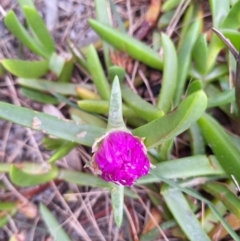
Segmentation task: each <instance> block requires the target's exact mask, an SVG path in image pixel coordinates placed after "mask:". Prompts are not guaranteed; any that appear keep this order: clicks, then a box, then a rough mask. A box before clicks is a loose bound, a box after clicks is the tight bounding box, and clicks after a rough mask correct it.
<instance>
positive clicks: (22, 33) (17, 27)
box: [4, 11, 49, 58]
mask: <svg viewBox="0 0 240 241" xmlns="http://www.w3.org/2000/svg"><path fill="white" fill-rule="evenodd" d="M4 23H5V25H6V26H7V28H8V29H9V30H10V32H11V33H12V34H13V35H14V36H15V37H16V38H17V39H18V40H19V41H20V42H21V43H22V44H23V45H25V46H26V47H27V48H28V49H30V50H31V51H32V52H33V53H35V54H37V55H40V56H42V57H45V58H47V57H49V54H48V53H47V52H46V51H45V50H44V48H43V47H42V46H41V45H40V44H39V43H37V42H36V41H35V40H34V39H33V38H32V37H31V36H30V35H29V34H28V32H27V30H26V29H25V28H24V27H23V26H22V25H21V23H20V22H19V20H18V19H17V17H16V15H15V13H14V12H13V11H9V12H8V13H7V15H6V16H5V18H4Z"/></svg>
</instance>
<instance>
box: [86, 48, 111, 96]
mask: <svg viewBox="0 0 240 241" xmlns="http://www.w3.org/2000/svg"><path fill="white" fill-rule="evenodd" d="M87 64H88V70H89V72H90V74H91V77H92V80H93V82H94V84H95V86H96V88H97V91H98V93H99V95H100V96H101V98H102V99H104V100H109V98H110V87H109V84H108V81H107V79H106V76H105V74H104V71H103V68H102V65H101V63H100V60H99V58H98V55H97V52H96V50H95V48H94V46H93V45H90V46H89V47H88V50H87Z"/></svg>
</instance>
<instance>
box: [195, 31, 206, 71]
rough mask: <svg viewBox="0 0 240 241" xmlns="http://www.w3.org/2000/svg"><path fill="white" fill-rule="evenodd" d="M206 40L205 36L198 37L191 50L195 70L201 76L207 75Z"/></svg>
mask: <svg viewBox="0 0 240 241" xmlns="http://www.w3.org/2000/svg"><path fill="white" fill-rule="evenodd" d="M207 55H208V48H207V38H206V35H203V34H202V35H200V36H199V37H198V40H197V41H196V43H195V46H194V48H193V60H194V67H195V69H196V70H197V71H198V72H199V73H200V74H201V75H205V74H206V73H207Z"/></svg>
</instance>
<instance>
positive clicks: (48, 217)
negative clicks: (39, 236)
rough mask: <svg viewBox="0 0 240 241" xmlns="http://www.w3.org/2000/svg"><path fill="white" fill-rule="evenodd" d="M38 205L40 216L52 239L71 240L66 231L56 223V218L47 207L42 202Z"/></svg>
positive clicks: (57, 240) (59, 240) (58, 240)
mask: <svg viewBox="0 0 240 241" xmlns="http://www.w3.org/2000/svg"><path fill="white" fill-rule="evenodd" d="M39 207H40V209H39V210H40V213H41V215H42V218H43V220H44V222H45V224H46V226H47V228H48V231H49V232H50V234H51V236H52V237H53V239H54V240H56V241H71V239H70V238H69V236H68V235H67V233H66V232H65V231H64V229H63V228H62V227H61V225H60V224H59V223H58V221H57V219H56V218H55V217H54V216H53V215H52V213H51V212H50V211H49V209H48V208H47V207H46V206H45V205H43V204H42V203H40V206H39Z"/></svg>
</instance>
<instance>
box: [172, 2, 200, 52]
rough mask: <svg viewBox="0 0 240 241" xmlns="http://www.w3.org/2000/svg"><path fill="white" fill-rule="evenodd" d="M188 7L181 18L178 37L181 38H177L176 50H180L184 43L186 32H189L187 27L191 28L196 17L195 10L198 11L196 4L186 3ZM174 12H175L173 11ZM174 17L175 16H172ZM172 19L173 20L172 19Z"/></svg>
mask: <svg viewBox="0 0 240 241" xmlns="http://www.w3.org/2000/svg"><path fill="white" fill-rule="evenodd" d="M187 4H188V7H187V8H186V11H184V15H183V17H182V21H181V24H182V27H181V28H180V33H179V36H181V37H180V38H179V41H178V44H177V49H178V50H180V49H181V47H182V44H183V43H184V42H185V40H186V36H187V32H188V30H189V27H190V26H191V24H192V23H193V22H195V21H196V17H197V10H198V4H197V3H196V4H193V2H191V1H190V2H188V3H187ZM175 12H176V11H175ZM174 17H175V15H174ZM174 17H173V18H174Z"/></svg>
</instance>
